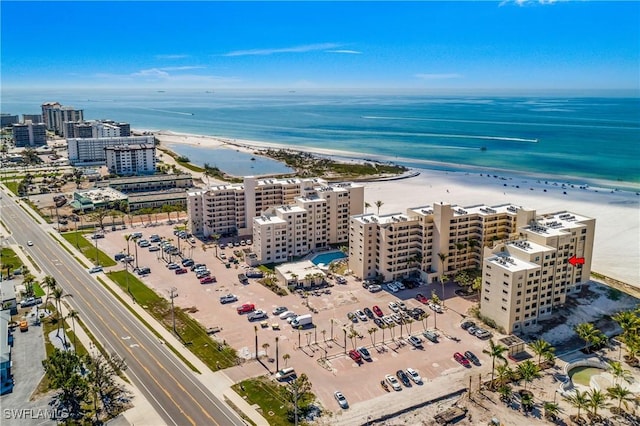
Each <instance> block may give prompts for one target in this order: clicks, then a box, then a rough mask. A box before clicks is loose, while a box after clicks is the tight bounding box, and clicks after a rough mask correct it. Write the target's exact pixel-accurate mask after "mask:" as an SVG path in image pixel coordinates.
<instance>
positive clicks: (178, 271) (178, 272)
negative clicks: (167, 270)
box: [175, 268, 187, 275]
mask: <svg viewBox="0 0 640 426" xmlns="http://www.w3.org/2000/svg"><path fill="white" fill-rule="evenodd" d="M175 273H176V275H180V274H186V273H187V268H178V269H176V270H175Z"/></svg>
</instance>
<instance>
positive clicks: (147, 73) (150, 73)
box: [131, 68, 169, 78]
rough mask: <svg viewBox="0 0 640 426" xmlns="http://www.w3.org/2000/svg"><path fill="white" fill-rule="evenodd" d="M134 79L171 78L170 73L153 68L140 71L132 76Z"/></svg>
mask: <svg viewBox="0 0 640 426" xmlns="http://www.w3.org/2000/svg"><path fill="white" fill-rule="evenodd" d="M131 76H132V77H156V78H165V77H169V73H168V72H166V71H162V70H160V69H158V68H151V69H148V70H140V71H138V72H134V73H132V74H131Z"/></svg>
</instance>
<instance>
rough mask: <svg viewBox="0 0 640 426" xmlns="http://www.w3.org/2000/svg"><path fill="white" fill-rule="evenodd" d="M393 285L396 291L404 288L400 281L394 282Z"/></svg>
mask: <svg viewBox="0 0 640 426" xmlns="http://www.w3.org/2000/svg"><path fill="white" fill-rule="evenodd" d="M393 284H394V285H395V286H396V287H398V290H405V289H406V287H405V286H404V284H402V283H401V282H400V281H394V282H393Z"/></svg>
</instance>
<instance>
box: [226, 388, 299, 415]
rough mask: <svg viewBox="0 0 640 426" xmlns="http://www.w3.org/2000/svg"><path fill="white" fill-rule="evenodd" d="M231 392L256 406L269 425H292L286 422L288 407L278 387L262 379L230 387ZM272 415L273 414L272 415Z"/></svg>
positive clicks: (288, 404)
mask: <svg viewBox="0 0 640 426" xmlns="http://www.w3.org/2000/svg"><path fill="white" fill-rule="evenodd" d="M232 388H233V390H234V391H236V392H237V393H238V395H240V396H241V397H245V396H246V397H247V402H248V403H249V404H251V405H253V404H258V406H260V408H261V411H262V416H263V417H264V418H265V419H267V421H268V422H269V424H270V425H272V426H274V425H282V426H285V425H286V426H288V425H291V424H292V423H291V422H289V421H288V420H287V408H288V407H289V406H290V403H288V402H287V401H286V400H285V399H284V398H283V396H282V395H281V393H280V389H279V388H280V385H278V384H277V383H275V382H273V381H271V380H268V379H264V378H256V379H248V380H244V381H242V382H240V383H237V384H235V385H233V386H232ZM272 413H273V414H272Z"/></svg>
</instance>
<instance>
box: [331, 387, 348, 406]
mask: <svg viewBox="0 0 640 426" xmlns="http://www.w3.org/2000/svg"><path fill="white" fill-rule="evenodd" d="M333 396H334V397H335V398H336V401H338V405H340V407H341V408H344V409H347V408H349V403H348V402H347V398H345V397H344V395H343V394H342V392H340V391H335V392H334V394H333Z"/></svg>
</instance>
